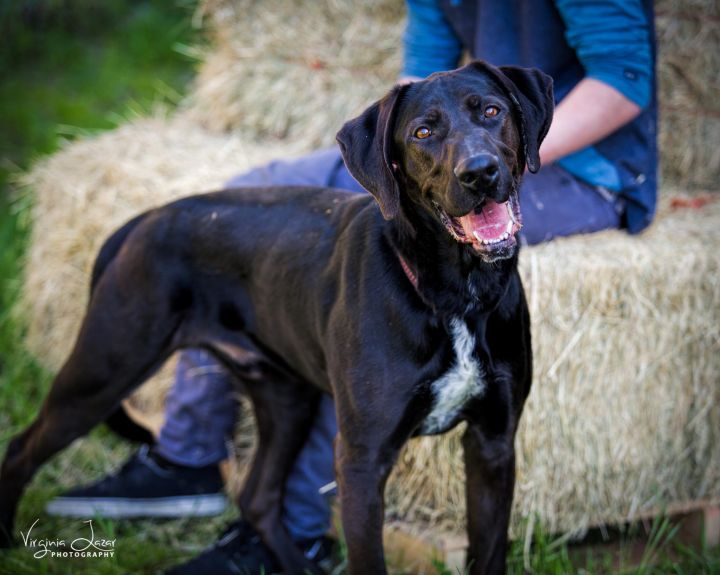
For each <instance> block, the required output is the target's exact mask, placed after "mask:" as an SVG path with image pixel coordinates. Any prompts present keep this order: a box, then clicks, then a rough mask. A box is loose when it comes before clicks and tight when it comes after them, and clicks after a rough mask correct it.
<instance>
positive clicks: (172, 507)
mask: <svg viewBox="0 0 720 575" xmlns="http://www.w3.org/2000/svg"><path fill="white" fill-rule="evenodd" d="M226 507H227V498H226V497H225V496H224V495H222V494H212V495H192V496H188V495H185V496H178V497H162V498H158V497H153V498H151V499H137V498H133V499H127V498H122V497H97V498H88V497H83V498H75V497H57V498H55V499H53V500H52V501H51V502H50V503H48V504H47V506H46V507H45V510H46V511H47V513H48V514H49V515H56V516H59V517H93V516H96V515H99V516H101V517H108V518H119V517H125V518H127V517H208V516H211V515H219V514H220V513H222V512H223V511H225V508H226Z"/></svg>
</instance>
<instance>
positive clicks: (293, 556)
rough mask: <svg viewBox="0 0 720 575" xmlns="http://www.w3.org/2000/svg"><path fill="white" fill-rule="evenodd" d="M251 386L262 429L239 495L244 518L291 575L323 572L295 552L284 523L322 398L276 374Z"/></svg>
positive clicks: (248, 389) (269, 373)
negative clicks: (295, 471)
mask: <svg viewBox="0 0 720 575" xmlns="http://www.w3.org/2000/svg"><path fill="white" fill-rule="evenodd" d="M262 379H263V381H261V382H252V383H248V384H247V385H246V386H245V390H246V392H247V395H248V396H249V397H250V400H251V401H252V403H253V408H254V413H255V418H256V421H257V429H258V445H257V450H256V452H255V457H254V459H253V463H252V466H251V469H250V473H249V475H248V477H247V480H246V482H245V486H244V488H243V490H242V492H241V494H240V498H239V501H238V503H239V506H240V509H241V511H242V514H243V516H244V517H245V518H246V519H247V520H248V521H249V522H250V523H251V524H252V525H253V527H255V529H256V530H257V531H258V533H259V534H260V535H261V537H262V539H263V541H264V542H265V544H266V545H267V546H268V547H269V548H270V549H271V550H272V552H273V553H274V554H275V557H276V558H277V560H278V562H279V563H280V565H281V566H282V569H283V573H285V574H286V575H293V574H296V573H297V574H298V575H299V574H305V573H308V572H309V573H316V572H318V569H317V567H316V566H315V565H314V564H313V563H311V562H310V561H308V560H307V559H306V558H305V557H304V556H303V554H302V552H301V551H300V550H299V549H298V548H297V547H296V546H295V544H294V543H293V541H292V539H291V537H290V535H289V533H288V532H287V530H286V528H285V526H284V524H283V520H282V519H283V517H282V515H283V514H282V509H283V507H282V505H283V499H284V492H285V483H286V481H287V478H288V475H289V474H290V471H291V469H292V466H293V464H294V463H295V461H296V459H297V456H298V453H299V452H300V449H301V448H302V446H303V445H304V444H305V441H306V439H307V437H308V434H309V432H310V428H311V427H312V424H313V422H314V419H315V415H316V413H317V408H318V405H319V403H320V399H321V392H319V391H318V390H316V389H315V388H313V387H312V386H310V385H308V384H306V383H302V382H298V381H295V380H293V379H292V378H290V377H289V376H287V375H285V374H282V373H279V372H277V371H275V370H266V371H265V373H264V374H263V378H262Z"/></svg>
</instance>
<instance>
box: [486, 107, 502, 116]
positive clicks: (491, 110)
mask: <svg viewBox="0 0 720 575" xmlns="http://www.w3.org/2000/svg"><path fill="white" fill-rule="evenodd" d="M483 113H484V114H485V117H486V118H494V117H495V116H497V115H498V114H499V113H500V108H498V107H497V106H488V107H487V108H485V112H483Z"/></svg>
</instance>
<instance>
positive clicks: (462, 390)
mask: <svg viewBox="0 0 720 575" xmlns="http://www.w3.org/2000/svg"><path fill="white" fill-rule="evenodd" d="M450 328H451V332H452V333H451V337H452V342H453V350H454V351H455V362H454V363H453V365H452V367H451V368H450V369H449V370H448V371H447V372H445V374H444V375H443V376H442V377H440V378H439V379H437V380H435V381H434V382H433V383H432V384H431V387H432V392H433V396H434V398H435V399H434V402H433V408H432V411H431V412H430V414H429V415H428V416H427V418H425V421H424V422H423V425H422V427H421V429H420V431H421V433H440V432H442V431H444V430H445V429H447V428H448V427H449V426H450V425H451V424H452V423H453V421H454V420H455V418H456V417H457V415H458V413H459V412H460V410H461V409H462V408H463V406H464V405H465V404H466V403H467V402H468V401H469V400H470V399H472V398H474V397H479V396H481V395H482V394H483V392H484V391H485V379H484V376H485V372H484V370H483V368H482V366H481V365H480V362H479V361H478V360H477V359H476V358H475V356H473V350H474V349H475V337H474V336H473V335H472V334H471V333H470V330H469V329H468V327H467V324H466V323H465V322H464V321H462V320H461V319H460V318H453V319H452V320H451V322H450Z"/></svg>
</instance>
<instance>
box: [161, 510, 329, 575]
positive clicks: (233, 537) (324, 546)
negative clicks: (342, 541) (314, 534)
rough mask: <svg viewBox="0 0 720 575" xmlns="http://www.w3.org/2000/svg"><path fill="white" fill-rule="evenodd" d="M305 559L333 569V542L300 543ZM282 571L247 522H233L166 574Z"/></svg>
mask: <svg viewBox="0 0 720 575" xmlns="http://www.w3.org/2000/svg"><path fill="white" fill-rule="evenodd" d="M297 545H298V547H299V548H300V549H302V551H303V553H304V554H305V557H307V558H308V559H309V560H310V561H312V562H313V563H315V564H316V565H317V566H318V567H320V569H322V570H324V571H329V570H330V568H331V567H332V550H333V542H332V539H329V538H328V537H318V538H317V539H309V540H307V541H301V542H298V544H297ZM281 573H282V571H281V569H280V566H279V565H278V562H277V560H276V559H275V557H274V556H273V554H272V552H271V551H270V549H268V548H267V547H266V546H265V544H264V543H263V542H262V540H261V539H260V535H258V533H257V531H255V529H254V528H253V527H252V526H251V525H250V524H249V523H248V522H247V521H242V520H240V521H236V522H234V523H231V524H230V525H229V526H228V528H227V529H226V530H225V531H224V532H223V534H222V535H221V536H220V539H218V541H217V543H215V544H214V545H213V546H212V547H210V548H209V549H207V550H206V551H204V552H203V553H201V554H200V555H198V556H197V557H195V558H194V559H191V560H190V561H188V562H187V563H183V564H182V565H178V566H177V567H174V568H172V569H170V571H167V572H166V573H165V575H279V574H281Z"/></svg>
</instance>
